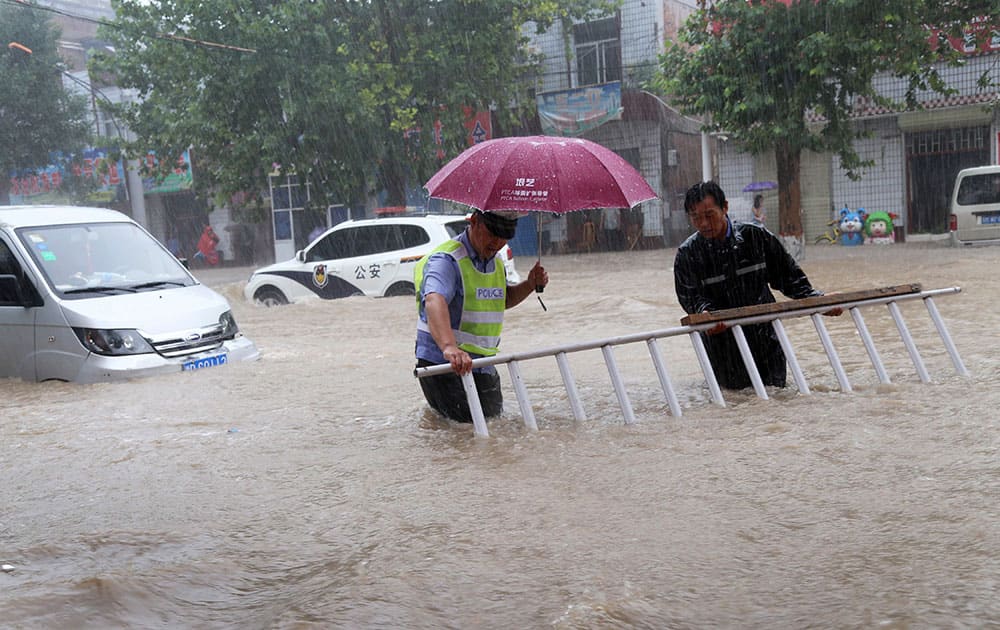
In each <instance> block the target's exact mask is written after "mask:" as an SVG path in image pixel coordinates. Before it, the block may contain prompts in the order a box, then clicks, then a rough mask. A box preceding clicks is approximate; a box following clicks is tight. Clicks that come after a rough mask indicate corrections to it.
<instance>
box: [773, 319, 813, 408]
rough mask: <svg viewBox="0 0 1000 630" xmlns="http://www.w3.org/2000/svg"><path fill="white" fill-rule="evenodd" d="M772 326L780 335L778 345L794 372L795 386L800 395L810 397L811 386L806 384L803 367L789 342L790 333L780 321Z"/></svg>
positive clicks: (775, 321)
mask: <svg viewBox="0 0 1000 630" xmlns="http://www.w3.org/2000/svg"><path fill="white" fill-rule="evenodd" d="M771 326H772V327H773V328H774V333H775V334H776V335H778V343H780V344H781V349H782V350H783V351H784V352H785V360H786V361H788V368H789V369H790V370H791V371H792V378H793V379H795V385H796V386H797V387H798V388H799V393H800V394H805V395H807V396H808V395H809V394H811V393H812V392H810V391H809V384H808V383H806V377H805V374H803V373H802V367H801V366H800V365H799V360H798V358H797V357H796V356H795V350H794V349H793V348H792V342H791V341H789V339H788V333H787V332H785V325H784V324H782V323H781V320H780V319H776V320H774V321H772V322H771Z"/></svg>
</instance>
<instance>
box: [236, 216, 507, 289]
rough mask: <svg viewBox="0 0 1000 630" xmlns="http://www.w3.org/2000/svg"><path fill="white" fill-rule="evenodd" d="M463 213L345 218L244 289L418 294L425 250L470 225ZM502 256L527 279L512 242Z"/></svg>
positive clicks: (260, 273) (256, 273) (263, 270)
mask: <svg viewBox="0 0 1000 630" xmlns="http://www.w3.org/2000/svg"><path fill="white" fill-rule="evenodd" d="M467 224H468V221H467V219H466V217H465V216H463V215H454V214H450V215H433V214H429V215H422V216H395V217H385V218H377V219H360V220H353V221H344V222H343V223H338V224H337V225H335V226H333V227H332V228H330V229H329V230H327V231H326V232H324V233H323V234H322V235H321V236H319V237H318V238H317V239H316V240H315V241H313V242H312V243H310V244H309V245H308V246H306V248H305V249H303V250H300V251H298V252H296V254H295V258H293V259H291V260H288V261H285V262H280V263H275V264H273V265H269V266H267V267H262V268H260V269H257V270H255V271H254V272H253V274H252V275H251V276H250V280H249V281H248V282H247V285H246V287H244V289H243V295H244V296H245V297H246V299H247V300H250V301H253V302H255V303H258V304H263V305H265V306H277V305H280V304H288V303H289V302H295V301H298V300H301V299H304V298H309V297H320V298H323V299H328V300H329V299H334V298H342V297H349V296H352V295H369V296H375V297H381V296H396V295H413V293H414V287H413V269H414V267H415V266H416V264H417V261H418V260H420V259H421V258H422V257H423V256H424V255H425V254H427V253H428V252H430V251H431V250H433V249H434V248H435V247H437V246H438V245H440V244H441V243H443V242H445V241H447V240H448V239H450V238H452V237H453V236H455V235H457V234H458V233H460V232H461V231H462V230H464V229H465V226H466V225H467ZM498 257H499V258H502V259H503V264H504V267H505V268H506V270H507V283H508V284H516V283H518V282H520V281H521V278H520V276H519V275H518V273H517V270H516V269H515V268H514V256H513V254H512V253H511V250H510V246H506V247H504V249H503V250H502V251H501V253H500V254H498Z"/></svg>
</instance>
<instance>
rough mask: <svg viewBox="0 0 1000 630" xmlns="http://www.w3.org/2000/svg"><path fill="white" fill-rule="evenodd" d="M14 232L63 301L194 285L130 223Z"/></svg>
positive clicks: (160, 248)
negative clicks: (65, 299)
mask: <svg viewBox="0 0 1000 630" xmlns="http://www.w3.org/2000/svg"><path fill="white" fill-rule="evenodd" d="M17 232H18V237H19V238H20V239H21V242H22V243H23V244H24V247H25V249H26V250H27V251H29V252H31V256H32V257H33V258H34V259H35V263H36V264H37V265H38V267H39V268H41V270H42V272H43V274H44V275H45V281H46V282H47V283H48V284H49V286H50V287H51V288H52V289H54V290H55V291H56V292H57V293H58V294H59V295H60V296H62V297H68V298H92V297H99V296H108V295H116V294H120V293H133V292H136V291H151V290H157V289H163V288H170V287H176V286H189V285H192V284H195V281H194V280H193V279H192V278H191V276H190V274H188V273H187V271H186V270H185V269H184V267H183V266H182V265H181V264H180V262H178V261H177V259H176V258H174V257H173V256H172V255H171V254H170V253H169V252H168V251H167V250H166V249H164V248H163V247H162V246H161V245H160V244H159V243H158V242H157V241H156V240H155V239H153V238H152V237H151V236H149V234H147V233H146V232H144V231H143V230H142V229H140V228H139V227H137V226H136V225H134V224H132V223H92V224H79V225H49V226H41V227H25V228H20V229H19V230H17Z"/></svg>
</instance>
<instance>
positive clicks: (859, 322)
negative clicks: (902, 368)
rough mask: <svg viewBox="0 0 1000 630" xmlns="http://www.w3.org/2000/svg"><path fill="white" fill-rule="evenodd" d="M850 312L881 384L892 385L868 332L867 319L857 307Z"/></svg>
mask: <svg viewBox="0 0 1000 630" xmlns="http://www.w3.org/2000/svg"><path fill="white" fill-rule="evenodd" d="M848 310H849V311H850V312H851V319H853V320H854V327H855V328H857V329H858V334H859V335H861V341H862V342H863V343H864V344H865V350H866V351H867V352H868V358H869V359H871V362H872V367H874V368H875V373H876V374H877V375H878V380H879V382H880V383H891V382H892V381H891V380H889V373H888V372H886V371H885V366H884V365H882V357H880V356H879V354H878V350H876V349H875V341H874V340H873V339H872V335H871V333H870V332H868V326H866V325H865V318H864V317H862V316H861V311H860V310H858V307H856V306H855V307H854V308H851V309H848Z"/></svg>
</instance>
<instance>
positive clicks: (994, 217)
mask: <svg viewBox="0 0 1000 630" xmlns="http://www.w3.org/2000/svg"><path fill="white" fill-rule="evenodd" d="M980 222H981V223H982V224H983V225H992V224H995V223H1000V214H987V215H984V216H982V217H981V219H980Z"/></svg>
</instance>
